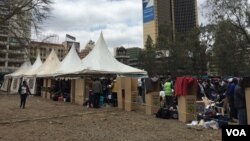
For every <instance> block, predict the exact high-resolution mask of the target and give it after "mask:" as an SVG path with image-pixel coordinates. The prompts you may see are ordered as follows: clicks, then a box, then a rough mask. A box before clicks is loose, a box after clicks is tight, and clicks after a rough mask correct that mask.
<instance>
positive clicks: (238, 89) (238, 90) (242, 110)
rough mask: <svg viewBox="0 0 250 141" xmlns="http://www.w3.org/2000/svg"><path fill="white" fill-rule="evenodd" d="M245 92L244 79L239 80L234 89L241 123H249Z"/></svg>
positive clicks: (235, 103)
mask: <svg viewBox="0 0 250 141" xmlns="http://www.w3.org/2000/svg"><path fill="white" fill-rule="evenodd" d="M245 103H246V99H245V92H244V90H243V89H242V80H239V82H238V84H237V85H236V86H235V90H234V107H235V108H236V110H237V116H238V120H239V125H247V115H246V104H245Z"/></svg>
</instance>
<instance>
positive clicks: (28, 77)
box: [23, 53, 43, 94]
mask: <svg viewBox="0 0 250 141" xmlns="http://www.w3.org/2000/svg"><path fill="white" fill-rule="evenodd" d="M42 64H43V63H42V61H41V57H40V54H39V53H38V55H37V57H36V61H35V62H34V64H33V65H32V67H31V68H30V69H29V70H28V71H27V72H26V73H25V74H24V76H23V80H25V81H27V84H28V85H29V88H30V92H31V94H35V90H36V89H35V88H36V78H35V77H34V73H35V72H36V70H37V69H38V68H39V67H40V66H41V65H42Z"/></svg>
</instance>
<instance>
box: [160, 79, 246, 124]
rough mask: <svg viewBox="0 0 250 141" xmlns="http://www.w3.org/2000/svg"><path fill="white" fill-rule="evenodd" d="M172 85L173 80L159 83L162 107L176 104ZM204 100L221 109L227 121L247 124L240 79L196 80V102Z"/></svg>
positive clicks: (243, 93)
mask: <svg viewBox="0 0 250 141" xmlns="http://www.w3.org/2000/svg"><path fill="white" fill-rule="evenodd" d="M174 85H175V80H173V79H172V80H170V79H165V80H162V81H161V91H160V97H161V100H164V102H163V103H164V104H163V105H164V106H169V105H170V104H173V103H176V104H177V100H176V96H175V91H176V90H175V87H174ZM204 98H206V99H207V100H209V101H211V102H213V103H215V104H216V106H219V107H223V109H224V110H225V111H224V112H225V113H226V114H227V115H228V117H229V121H231V122H235V119H238V121H239V124H240V125H246V124H247V118H246V104H245V103H246V101H245V92H244V87H243V85H242V79H241V78H230V79H221V78H212V79H197V93H196V100H197V101H202V100H203V99H204Z"/></svg>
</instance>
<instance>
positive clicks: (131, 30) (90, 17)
mask: <svg viewBox="0 0 250 141" xmlns="http://www.w3.org/2000/svg"><path fill="white" fill-rule="evenodd" d="M204 1H205V0H198V5H199V10H198V13H199V23H201V21H204V19H203V18H201V14H200V13H201V12H200V11H201V10H200V5H201V3H203V2H204ZM52 7H53V10H52V13H51V14H52V15H51V16H52V17H51V18H50V19H48V20H47V21H46V22H45V24H44V25H43V26H42V28H43V30H42V32H43V34H44V35H50V34H57V35H58V36H59V38H58V39H57V40H55V41H56V42H58V43H61V42H62V41H64V40H65V34H70V35H72V36H75V37H76V39H77V41H78V42H80V43H81V48H83V47H84V46H85V44H86V43H87V42H88V41H89V40H93V41H96V40H97V38H98V37H99V35H100V32H101V31H102V32H103V34H104V38H105V40H106V42H107V45H108V46H109V47H111V48H113V47H118V46H125V47H134V46H136V47H142V46H143V26H142V25H143V24H142V0H55V2H54V4H53V5H52Z"/></svg>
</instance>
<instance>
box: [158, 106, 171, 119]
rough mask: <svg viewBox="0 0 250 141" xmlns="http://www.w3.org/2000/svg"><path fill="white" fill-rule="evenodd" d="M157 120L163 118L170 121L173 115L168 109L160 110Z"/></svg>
mask: <svg viewBox="0 0 250 141" xmlns="http://www.w3.org/2000/svg"><path fill="white" fill-rule="evenodd" d="M155 116H156V117H157V118H163V119H170V118H171V115H170V111H169V109H168V108H162V107H161V108H160V109H159V110H158V112H157V113H156V115H155Z"/></svg>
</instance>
